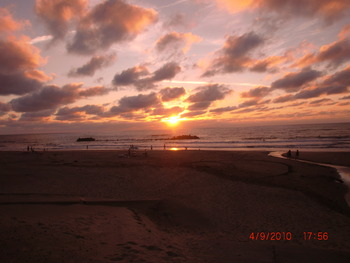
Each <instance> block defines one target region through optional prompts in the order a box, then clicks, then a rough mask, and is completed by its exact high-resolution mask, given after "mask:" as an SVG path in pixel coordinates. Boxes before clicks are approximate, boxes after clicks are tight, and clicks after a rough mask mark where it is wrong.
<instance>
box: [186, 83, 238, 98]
mask: <svg viewBox="0 0 350 263" xmlns="http://www.w3.org/2000/svg"><path fill="white" fill-rule="evenodd" d="M196 91H197V92H196V93H195V94H192V95H191V96H189V97H188V98H187V100H186V101H188V102H203V101H209V102H212V101H216V100H222V99H224V98H225V96H226V95H228V94H231V93H232V90H230V89H229V88H227V87H226V86H224V85H219V84H211V85H206V86H201V87H198V88H197V89H196Z"/></svg>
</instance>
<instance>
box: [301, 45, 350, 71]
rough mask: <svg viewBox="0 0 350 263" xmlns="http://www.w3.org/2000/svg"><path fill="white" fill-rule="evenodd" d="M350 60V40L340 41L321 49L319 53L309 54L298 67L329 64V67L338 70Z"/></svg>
mask: <svg viewBox="0 0 350 263" xmlns="http://www.w3.org/2000/svg"><path fill="white" fill-rule="evenodd" d="M349 59H350V39H349V38H344V39H340V40H338V41H336V42H334V43H332V44H330V45H325V46H322V47H321V48H320V51H319V52H318V53H313V54H307V55H305V56H304V57H303V58H301V59H300V60H299V61H298V62H297V63H296V65H301V66H309V65H312V64H315V63H321V62H328V67H331V68H337V67H338V66H340V65H342V64H343V63H346V62H348V61H349Z"/></svg>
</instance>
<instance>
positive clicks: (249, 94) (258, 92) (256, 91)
mask: <svg viewBox="0 0 350 263" xmlns="http://www.w3.org/2000/svg"><path fill="white" fill-rule="evenodd" d="M269 93H270V88H268V87H257V88H253V89H251V90H249V91H246V92H242V93H241V97H242V98H263V97H265V96H266V95H268V94H269Z"/></svg>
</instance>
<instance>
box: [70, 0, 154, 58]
mask: <svg viewBox="0 0 350 263" xmlns="http://www.w3.org/2000/svg"><path fill="white" fill-rule="evenodd" d="M157 20H158V15H157V12H156V11H155V10H153V9H146V8H142V7H139V6H136V5H131V4H128V3H126V2H124V1H122V0H107V1H104V2H102V3H99V4H97V5H96V6H94V7H93V8H92V9H91V10H90V11H89V12H88V13H87V14H86V15H85V16H84V17H82V19H80V21H79V25H78V27H77V29H76V33H75V35H74V37H73V40H72V41H71V42H70V43H69V44H68V45H67V50H68V51H69V52H71V53H76V54H82V55H90V54H94V53H95V52H97V51H100V50H106V49H108V48H109V47H111V46H112V45H113V44H114V43H120V42H123V41H126V40H132V39H134V38H135V37H136V36H137V35H138V34H140V33H142V32H143V31H144V30H145V29H146V28H147V27H148V26H149V25H151V24H153V23H155V22H156V21H157Z"/></svg>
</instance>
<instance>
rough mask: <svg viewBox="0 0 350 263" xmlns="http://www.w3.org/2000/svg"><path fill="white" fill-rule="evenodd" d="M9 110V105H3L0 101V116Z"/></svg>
mask: <svg viewBox="0 0 350 263" xmlns="http://www.w3.org/2000/svg"><path fill="white" fill-rule="evenodd" d="M10 110H11V104H9V103H3V102H1V101H0V116H3V115H4V114H5V113H6V112H9V111H10Z"/></svg>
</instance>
